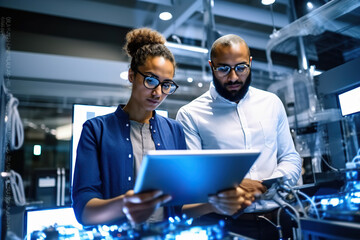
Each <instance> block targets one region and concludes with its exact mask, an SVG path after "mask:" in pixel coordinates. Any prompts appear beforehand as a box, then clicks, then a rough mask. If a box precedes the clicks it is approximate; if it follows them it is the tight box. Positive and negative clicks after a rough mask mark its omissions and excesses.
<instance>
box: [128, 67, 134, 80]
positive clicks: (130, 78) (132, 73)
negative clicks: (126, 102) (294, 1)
mask: <svg viewBox="0 0 360 240" xmlns="http://www.w3.org/2000/svg"><path fill="white" fill-rule="evenodd" d="M128 79H129V82H131V83H132V82H133V81H134V79H135V73H134V71H133V70H132V69H131V68H129V71H128Z"/></svg>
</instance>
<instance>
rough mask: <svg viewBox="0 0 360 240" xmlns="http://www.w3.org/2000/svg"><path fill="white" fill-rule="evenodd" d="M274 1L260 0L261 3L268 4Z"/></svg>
mask: <svg viewBox="0 0 360 240" xmlns="http://www.w3.org/2000/svg"><path fill="white" fill-rule="evenodd" d="M274 2H275V0H261V3H262V4H263V5H270V4H273V3H274Z"/></svg>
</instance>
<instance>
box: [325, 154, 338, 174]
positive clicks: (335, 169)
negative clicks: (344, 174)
mask: <svg viewBox="0 0 360 240" xmlns="http://www.w3.org/2000/svg"><path fill="white" fill-rule="evenodd" d="M321 161H323V162H324V163H325V165H326V166H328V167H329V168H330V169H331V170H333V171H335V172H339V171H340V170H339V169H337V168H334V167H333V166H331V165H330V164H329V163H328V162H327V161H326V160H325V158H324V157H323V156H321Z"/></svg>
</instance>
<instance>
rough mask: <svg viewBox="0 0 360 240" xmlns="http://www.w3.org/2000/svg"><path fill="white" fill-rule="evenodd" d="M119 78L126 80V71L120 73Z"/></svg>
mask: <svg viewBox="0 0 360 240" xmlns="http://www.w3.org/2000/svg"><path fill="white" fill-rule="evenodd" d="M120 78H121V79H124V80H127V79H128V71H123V72H121V73H120Z"/></svg>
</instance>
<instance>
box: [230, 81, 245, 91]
mask: <svg viewBox="0 0 360 240" xmlns="http://www.w3.org/2000/svg"><path fill="white" fill-rule="evenodd" d="M241 86H242V84H238V83H236V84H231V85H227V86H226V89H227V90H229V91H234V90H239V89H240V88H241Z"/></svg>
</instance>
